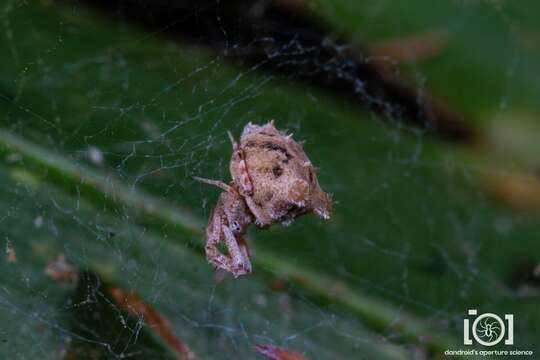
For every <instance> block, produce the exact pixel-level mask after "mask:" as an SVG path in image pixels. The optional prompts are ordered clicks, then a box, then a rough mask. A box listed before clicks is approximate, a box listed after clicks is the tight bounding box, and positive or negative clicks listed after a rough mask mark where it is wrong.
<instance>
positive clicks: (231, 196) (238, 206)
mask: <svg viewBox="0 0 540 360" xmlns="http://www.w3.org/2000/svg"><path fill="white" fill-rule="evenodd" d="M228 135H229V138H230V140H231V143H232V147H233V154H232V158H231V162H230V166H229V170H230V172H231V176H232V181H231V182H230V183H229V184H226V183H224V182H223V181H218V180H209V179H204V178H200V177H194V178H195V179H196V180H199V181H201V182H204V183H207V184H210V185H214V186H217V187H219V188H221V189H222V190H224V191H223V192H222V193H221V195H220V197H219V199H218V202H217V204H216V207H215V208H214V210H213V212H212V215H211V216H210V220H209V222H208V226H207V227H206V231H205V233H206V239H207V242H206V247H205V249H206V257H207V259H208V261H209V262H210V263H211V264H213V265H214V266H215V267H217V268H220V269H223V270H226V271H229V272H231V273H232V274H233V276H234V277H238V276H240V275H245V274H249V273H251V270H252V267H251V262H250V253H249V248H248V246H247V243H246V241H245V239H244V238H243V234H244V233H245V232H246V229H247V227H248V226H249V225H250V224H252V223H254V224H255V225H256V226H257V227H259V228H268V227H269V226H271V225H273V224H276V223H281V224H284V225H289V224H291V223H292V221H293V220H294V219H295V218H297V217H298V216H300V215H303V214H307V213H310V212H314V213H316V214H317V215H319V216H320V217H322V218H323V219H329V218H330V210H331V207H332V199H331V196H330V195H329V194H327V193H325V192H324V191H323V190H322V189H321V188H320V186H319V183H318V181H317V176H316V168H315V167H313V165H312V164H311V162H310V161H309V159H308V158H307V156H306V154H305V152H304V150H303V148H302V144H301V143H298V142H296V141H294V140H293V138H292V135H286V134H285V133H283V132H281V131H279V130H277V129H276V128H275V126H274V121H273V120H272V121H270V122H269V123H267V124H265V125H254V124H252V123H248V124H247V125H246V126H245V127H244V130H243V132H242V136H241V137H240V143H237V142H236V140H235V139H234V137H233V136H232V134H231V133H230V132H228ZM221 242H223V243H224V244H225V246H226V248H227V252H228V254H224V253H222V252H220V251H219V249H218V244H219V243H221Z"/></svg>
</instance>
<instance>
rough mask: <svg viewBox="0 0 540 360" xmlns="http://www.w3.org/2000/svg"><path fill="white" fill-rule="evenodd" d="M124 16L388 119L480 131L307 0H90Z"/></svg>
mask: <svg viewBox="0 0 540 360" xmlns="http://www.w3.org/2000/svg"><path fill="white" fill-rule="evenodd" d="M82 2H83V3H87V4H91V5H93V6H94V7H96V8H98V9H100V11H101V12H102V13H106V14H107V15H108V16H111V17H113V18H114V19H115V20H117V21H122V22H126V23H133V24H136V25H138V26H143V27H144V28H145V29H147V31H149V32H152V33H154V34H159V35H163V36H168V37H169V38H173V39H178V40H181V41H189V42H192V43H194V44H197V45H202V46H206V47H210V48H212V49H213V50H214V51H216V52H217V53H219V54H220V55H222V56H224V57H225V58H227V59H229V60H231V61H235V62H237V63H240V64H241V65H245V66H250V67H256V68H257V69H261V70H264V71H269V72H272V73H276V74H279V75H280V76H283V77H286V78H290V79H292V80H299V81H302V82H304V83H306V84H308V85H310V86H314V87H317V88H321V89H323V90H325V91H327V92H330V93H331V94H333V95H334V96H335V97H338V98H340V99H344V100H345V101H347V102H349V103H352V104H360V105H362V106H367V107H368V108H369V109H370V110H372V111H374V112H375V113H377V114H379V115H380V116H381V117H382V118H385V119H388V120H389V121H392V122H396V123H406V124H408V125H412V126H415V127H417V128H420V129H424V130H425V131H427V132H430V133H434V134H437V135H439V136H441V137H443V138H446V139H449V140H452V141H459V142H470V141H472V140H474V138H475V134H474V131H473V129H472V127H471V126H470V125H469V124H468V122H467V121H466V119H463V118H462V117H460V116H458V115H456V113H457V111H454V110H452V109H450V108H449V107H448V106H443V105H442V104H441V103H440V102H438V101H436V100H434V99H432V98H430V97H429V96H427V95H425V94H419V93H418V91H416V90H415V89H414V87H412V86H407V85H406V83H405V82H403V81H402V80H400V79H398V78H397V77H396V76H395V74H393V73H389V71H388V69H386V68H384V67H382V66H380V65H377V64H376V63H374V62H370V61H369V54H368V53H367V51H365V50H363V49H360V48H359V47H358V46H356V45H355V46H354V47H353V46H352V45H351V44H350V43H348V42H347V40H345V39H343V38H341V37H340V36H336V35H335V34H333V33H332V31H331V30H330V28H329V26H327V25H325V24H324V22H323V21H322V20H321V19H319V18H318V17H316V16H315V15H314V14H313V13H312V12H310V11H309V9H308V8H307V7H306V6H305V5H304V3H303V2H301V1H287V0H282V1H267V0H259V1H251V0H230V1H219V0H201V1H174V2H171V1H163V0H157V1H144V0H116V1H104V0H83V1H82Z"/></svg>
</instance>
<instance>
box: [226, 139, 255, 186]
mask: <svg viewBox="0 0 540 360" xmlns="http://www.w3.org/2000/svg"><path fill="white" fill-rule="evenodd" d="M227 134H229V139H230V140H231V144H232V147H233V157H232V161H231V165H230V170H231V175H232V177H233V180H234V182H235V183H236V185H237V186H238V191H240V194H242V195H243V196H252V195H253V184H252V183H251V178H250V176H249V172H248V168H247V164H246V155H245V153H244V151H243V150H242V149H241V148H240V146H239V145H238V143H237V142H236V140H234V137H233V136H232V134H231V132H230V131H228V132H227Z"/></svg>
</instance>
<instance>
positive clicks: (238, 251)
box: [206, 190, 251, 277]
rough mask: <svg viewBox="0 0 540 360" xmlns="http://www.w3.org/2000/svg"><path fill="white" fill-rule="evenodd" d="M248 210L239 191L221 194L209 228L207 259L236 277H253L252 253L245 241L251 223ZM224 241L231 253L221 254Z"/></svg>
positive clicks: (207, 230) (207, 231)
mask: <svg viewBox="0 0 540 360" xmlns="http://www.w3.org/2000/svg"><path fill="white" fill-rule="evenodd" d="M246 209H247V207H246V206H245V203H244V201H243V199H242V198H241V197H240V196H239V195H238V193H237V192H236V191H234V190H233V191H232V192H223V193H221V195H220V197H219V200H218V203H217V205H216V208H215V209H214V212H213V214H212V216H211V218H210V222H209V224H208V227H207V229H206V238H207V242H206V257H207V259H208V261H209V262H210V263H211V264H213V265H214V266H216V267H217V268H220V269H223V270H225V271H228V272H231V273H232V274H233V275H234V277H238V276H240V275H245V274H249V273H250V272H251V262H250V260H249V250H248V248H247V244H246V242H245V240H244V239H243V238H242V233H243V232H244V229H245V228H246V227H247V226H248V225H249V224H250V223H251V216H250V215H249V213H247V212H246ZM221 242H223V243H224V244H225V246H226V248H227V252H228V254H227V255H225V254H223V253H221V251H220V250H219V249H218V247H217V246H218V244H219V243H221Z"/></svg>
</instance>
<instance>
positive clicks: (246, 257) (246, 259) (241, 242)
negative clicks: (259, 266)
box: [236, 234, 251, 273]
mask: <svg viewBox="0 0 540 360" xmlns="http://www.w3.org/2000/svg"><path fill="white" fill-rule="evenodd" d="M236 240H237V242H238V247H239V248H240V251H241V252H242V256H243V258H244V266H245V267H246V269H247V271H248V273H250V272H251V261H250V260H249V258H250V253H249V247H248V245H247V242H246V240H245V239H244V238H243V237H242V235H240V234H238V235H237V238H236Z"/></svg>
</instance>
